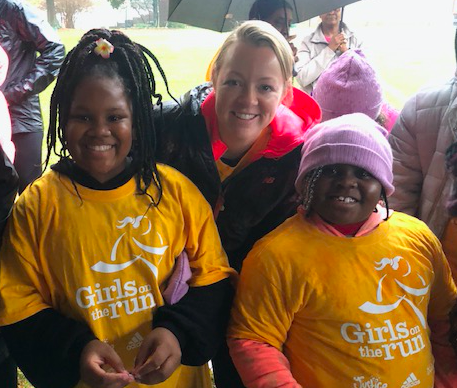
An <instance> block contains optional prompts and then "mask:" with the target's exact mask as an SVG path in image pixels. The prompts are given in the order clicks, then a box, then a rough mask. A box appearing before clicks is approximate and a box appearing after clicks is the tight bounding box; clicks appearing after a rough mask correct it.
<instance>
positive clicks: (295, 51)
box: [287, 35, 298, 62]
mask: <svg viewBox="0 0 457 388" xmlns="http://www.w3.org/2000/svg"><path fill="white" fill-rule="evenodd" d="M296 37H297V35H290V36H288V37H287V41H288V42H289V45H290V48H291V50H292V54H293V56H294V62H297V61H298V57H297V51H298V50H297V48H296V47H295V45H294V43H293V42H292V40H294V39H295V38H296Z"/></svg>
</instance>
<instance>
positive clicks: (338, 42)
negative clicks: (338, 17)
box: [328, 33, 347, 51]
mask: <svg viewBox="0 0 457 388" xmlns="http://www.w3.org/2000/svg"><path fill="white" fill-rule="evenodd" d="M346 43H347V41H346V37H345V36H344V34H343V33H340V34H337V35H333V36H332V38H331V39H330V42H328V47H329V48H330V49H332V50H333V51H336V50H338V48H339V49H340V50H341V46H342V45H346ZM346 50H347V47H346ZM346 50H344V51H346Z"/></svg>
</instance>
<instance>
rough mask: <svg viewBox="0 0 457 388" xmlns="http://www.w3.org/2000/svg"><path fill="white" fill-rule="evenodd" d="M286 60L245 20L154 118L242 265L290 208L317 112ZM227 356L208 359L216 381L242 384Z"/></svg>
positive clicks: (275, 43)
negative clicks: (201, 79) (202, 73)
mask: <svg viewBox="0 0 457 388" xmlns="http://www.w3.org/2000/svg"><path fill="white" fill-rule="evenodd" d="M292 65H293V58H292V55H291V49H290V46H289V44H288V42H287V41H286V39H285V38H284V37H283V36H282V35H281V34H280V33H279V31H277V30H276V29H275V28H274V27H272V26H271V25H270V24H268V23H266V22H262V21H257V20H255V21H248V22H245V23H243V24H242V25H241V26H240V27H238V28H237V29H236V30H234V31H233V32H232V33H231V34H230V35H229V37H228V38H227V39H226V41H225V42H224V44H223V45H222V47H221V49H220V51H219V53H218V55H217V57H216V60H215V62H214V67H213V74H212V81H213V82H212V85H211V84H204V85H200V86H198V87H196V88H195V89H193V90H191V91H190V92H189V93H187V94H186V95H185V96H183V97H182V98H181V101H180V104H179V105H178V104H177V103H176V102H169V103H164V106H163V117H164V123H163V124H159V123H158V124H159V125H160V126H161V128H162V131H161V132H160V133H159V134H158V136H157V141H158V146H157V160H159V161H161V162H164V163H166V164H169V165H171V166H173V167H175V168H176V169H178V170H179V171H181V172H182V173H184V174H185V175H186V176H187V177H189V178H190V179H191V180H192V181H193V182H194V183H195V184H196V185H197V187H198V188H199V189H200V191H201V192H202V193H203V195H204V196H205V198H206V199H207V200H208V202H209V203H210V204H211V206H212V208H213V212H214V216H215V218H216V222H217V226H218V230H219V234H220V236H221V240H222V245H223V247H224V249H225V251H226V252H227V255H228V258H229V262H230V265H231V266H232V267H233V268H235V269H236V270H238V271H239V270H240V269H241V267H242V263H243V260H244V258H245V256H246V254H247V252H248V251H249V250H250V249H251V247H252V245H253V244H254V243H255V242H256V241H257V240H258V239H259V238H261V237H262V236H264V235H265V234H266V233H268V232H269V231H271V230H272V229H274V228H275V227H276V226H278V225H279V224H280V223H281V222H283V221H284V220H285V219H286V218H288V217H290V216H291V215H292V214H294V213H295V211H296V207H297V203H296V195H295V189H294V181H295V176H296V173H297V170H298V165H299V161H300V146H301V144H302V141H303V135H304V133H305V132H306V130H307V129H308V128H310V127H311V126H312V125H314V124H315V123H317V122H318V121H319V120H320V109H319V107H318V105H317V104H316V102H315V101H314V100H313V99H312V98H311V97H309V96H308V95H307V94H306V93H303V92H301V91H299V90H297V89H294V88H292ZM157 112H158V111H157ZM157 120H160V117H158V118H157ZM160 123H161V122H160ZM231 365H232V364H231V360H230V357H229V355H228V352H227V351H221V352H220V353H219V355H218V356H217V357H216V358H215V359H213V366H214V368H215V378H216V385H217V386H218V387H230V388H235V387H238V386H243V385H242V384H241V382H240V381H239V379H238V377H237V374H236V371H235V370H234V368H233V369H232V368H231Z"/></svg>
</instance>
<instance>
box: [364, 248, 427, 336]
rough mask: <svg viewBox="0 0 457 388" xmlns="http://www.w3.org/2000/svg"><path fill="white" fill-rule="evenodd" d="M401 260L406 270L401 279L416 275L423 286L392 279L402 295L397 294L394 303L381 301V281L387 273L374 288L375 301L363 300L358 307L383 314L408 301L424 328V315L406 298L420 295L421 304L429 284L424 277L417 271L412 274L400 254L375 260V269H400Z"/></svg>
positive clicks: (409, 266) (372, 312)
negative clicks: (401, 291) (391, 257)
mask: <svg viewBox="0 0 457 388" xmlns="http://www.w3.org/2000/svg"><path fill="white" fill-rule="evenodd" d="M401 261H403V262H404V263H406V267H407V269H406V271H405V272H404V273H403V274H399V275H401V279H402V280H403V278H408V277H409V278H410V279H411V277H417V278H418V279H419V281H420V282H421V283H422V285H423V287H421V288H413V287H410V286H408V285H406V284H404V283H403V281H400V280H398V279H396V278H395V279H394V281H395V283H396V284H397V285H398V286H399V287H400V288H401V289H402V290H403V295H397V300H396V301H395V302H394V303H383V302H384V297H383V282H384V279H386V277H387V274H384V275H383V276H382V277H381V279H380V280H379V282H378V286H377V290H376V303H372V302H365V303H364V304H362V305H361V306H359V309H360V310H362V311H363V312H366V313H368V314H384V313H389V312H391V311H393V310H395V309H396V308H397V307H398V306H400V304H401V303H402V302H405V303H408V304H409V305H410V306H411V308H412V309H413V311H414V313H415V314H416V315H417V317H418V318H419V320H420V322H421V324H422V327H424V328H426V326H427V323H426V319H425V317H424V315H423V314H422V312H421V311H420V309H419V308H418V307H417V306H416V305H415V304H414V303H413V302H412V301H411V300H410V299H409V298H408V297H410V296H412V297H422V298H421V299H420V301H419V302H418V303H417V304H421V303H422V301H423V300H424V296H425V295H427V293H428V290H429V288H430V285H427V284H426V282H425V280H424V278H423V277H422V276H421V275H419V274H418V273H415V274H412V273H411V265H410V264H409V263H408V261H407V260H406V259H404V258H403V257H401V256H396V257H394V258H393V259H388V258H383V259H381V261H379V262H375V264H376V265H375V267H374V268H375V269H376V271H383V270H384V269H385V268H386V267H388V266H390V267H391V268H392V270H394V271H400V262H401ZM402 267H404V266H402Z"/></svg>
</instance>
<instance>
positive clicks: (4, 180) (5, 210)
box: [0, 144, 19, 363]
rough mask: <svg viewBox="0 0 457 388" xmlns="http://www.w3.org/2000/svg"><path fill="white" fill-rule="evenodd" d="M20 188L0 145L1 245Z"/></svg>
mask: <svg viewBox="0 0 457 388" xmlns="http://www.w3.org/2000/svg"><path fill="white" fill-rule="evenodd" d="M18 188H19V177H18V175H17V173H16V170H15V169H14V166H13V164H12V163H11V161H10V159H9V158H8V157H7V156H6V153H5V152H4V151H3V148H2V146H1V144H0V245H1V237H2V235H3V230H4V229H5V225H6V220H7V219H8V216H9V215H10V212H11V208H12V207H13V203H14V199H15V198H16V194H17V190H18ZM6 357H8V350H7V349H6V346H5V343H4V341H3V337H2V336H1V334H0V363H1V362H2V361H3V360H4V359H5V358H6Z"/></svg>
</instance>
